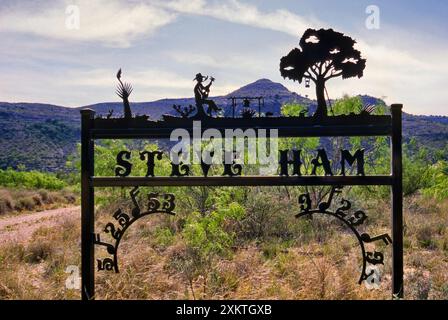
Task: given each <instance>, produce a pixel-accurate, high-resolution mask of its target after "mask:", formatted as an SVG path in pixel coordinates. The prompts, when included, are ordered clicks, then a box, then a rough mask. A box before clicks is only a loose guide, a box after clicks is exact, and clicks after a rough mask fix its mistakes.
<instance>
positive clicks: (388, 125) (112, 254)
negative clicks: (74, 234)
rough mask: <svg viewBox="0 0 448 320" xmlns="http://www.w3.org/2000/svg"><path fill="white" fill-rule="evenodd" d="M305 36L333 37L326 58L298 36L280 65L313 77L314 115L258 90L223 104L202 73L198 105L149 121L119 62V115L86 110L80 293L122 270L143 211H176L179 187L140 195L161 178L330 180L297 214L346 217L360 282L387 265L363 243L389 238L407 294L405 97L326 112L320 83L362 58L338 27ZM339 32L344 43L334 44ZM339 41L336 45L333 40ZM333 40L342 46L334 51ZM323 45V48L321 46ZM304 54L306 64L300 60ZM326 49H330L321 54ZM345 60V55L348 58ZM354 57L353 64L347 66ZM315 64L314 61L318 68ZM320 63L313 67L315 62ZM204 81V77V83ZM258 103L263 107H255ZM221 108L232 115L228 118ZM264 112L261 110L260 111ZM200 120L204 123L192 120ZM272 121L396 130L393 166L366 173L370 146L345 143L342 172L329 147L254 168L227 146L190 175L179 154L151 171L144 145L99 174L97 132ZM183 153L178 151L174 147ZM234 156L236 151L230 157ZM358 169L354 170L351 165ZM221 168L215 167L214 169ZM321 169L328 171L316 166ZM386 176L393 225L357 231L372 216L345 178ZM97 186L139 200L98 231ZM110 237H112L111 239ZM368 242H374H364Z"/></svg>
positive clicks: (319, 129) (284, 129) (135, 135)
mask: <svg viewBox="0 0 448 320" xmlns="http://www.w3.org/2000/svg"><path fill="white" fill-rule="evenodd" d="M304 37H305V38H306V37H313V38H317V39H319V38H320V37H322V39H327V40H326V41H329V43H330V44H331V45H329V46H327V47H326V48H327V49H328V50H330V51H331V52H330V53H329V55H328V57H326V58H325V56H324V55H319V57H320V58H321V59H324V60H323V61H317V60H316V61H314V60H312V59H311V60H310V58H309V57H310V55H309V54H305V55H303V52H304V51H310V52H312V51H313V45H317V46H321V45H322V43H321V42H316V41H313V42H307V41H301V46H302V50H303V51H301V50H300V49H297V48H296V49H294V50H293V51H291V53H290V54H289V55H288V56H287V57H284V58H282V60H281V72H282V75H284V76H285V77H288V78H291V79H295V80H299V81H302V80H305V83H306V84H307V85H309V81H310V80H311V81H313V82H314V83H315V84H316V88H317V95H318V106H317V110H316V112H315V114H314V115H313V116H307V115H306V114H300V115H298V116H294V117H283V116H275V115H274V114H269V113H263V112H264V110H263V107H264V99H263V98H262V97H232V98H231V100H232V109H231V110H224V108H222V107H219V106H217V104H216V103H215V102H214V101H213V99H211V98H210V97H209V94H210V90H211V87H212V85H213V83H214V82H215V81H216V80H215V78H213V77H210V76H203V75H202V74H201V73H198V74H197V75H196V76H195V77H194V79H193V81H196V84H195V86H194V96H195V105H194V106H193V105H188V106H181V105H174V106H173V111H174V113H176V115H173V114H166V115H164V116H163V118H162V119H160V120H152V119H150V118H149V117H148V116H145V115H143V116H135V115H133V114H132V110H131V105H130V103H129V97H130V95H131V92H132V86H131V85H130V84H128V83H123V82H122V80H121V76H122V72H121V70H120V71H119V72H118V74H117V79H118V81H119V85H118V87H117V94H118V96H119V97H120V98H121V99H122V100H123V113H122V114H123V115H122V116H120V115H119V116H116V117H114V116H113V111H112V110H111V111H110V112H109V114H108V115H105V116H95V112H94V111H93V110H90V109H84V110H82V111H81V115H82V140H81V150H82V157H81V166H82V179H81V181H82V183H81V189H82V190H81V191H82V201H81V209H82V298H83V299H93V298H94V297H95V281H94V280H95V279H94V274H95V267H96V270H97V271H110V272H119V262H118V249H119V245H120V241H121V240H122V239H123V236H124V235H125V233H126V231H127V229H129V227H130V226H132V224H133V223H134V222H136V221H137V220H138V219H140V218H141V217H144V216H148V215H153V214H168V215H174V209H175V196H174V195H173V194H158V193H148V194H146V195H145V196H143V195H142V194H141V190H140V189H139V187H143V186H148V187H161V186H179V187H182V186H281V185H288V186H331V187H332V188H331V192H330V194H329V196H328V198H327V199H325V201H322V202H320V203H313V202H312V200H311V196H310V194H302V195H300V196H299V198H298V204H297V215H296V216H297V217H298V218H300V217H304V216H311V215H315V214H323V215H328V216H332V217H334V218H336V219H338V220H340V221H341V222H342V223H343V224H344V225H345V226H346V227H347V228H348V229H349V230H350V231H351V232H352V233H353V234H354V235H355V237H356V239H357V241H358V243H359V246H360V250H361V257H362V267H361V274H360V276H359V280H358V282H359V283H362V282H363V281H365V280H367V279H368V278H369V276H370V275H371V273H370V272H369V271H368V266H369V265H378V264H384V261H385V256H384V253H383V252H379V251H377V250H371V249H370V246H366V244H370V243H375V242H383V243H384V244H385V245H392V253H393V256H392V269H393V271H392V294H393V295H394V297H399V298H400V297H403V229H402V225H403V221H402V219H403V217H402V205H403V204H402V201H403V200H402V147H401V142H402V136H401V135H402V132H401V131H402V119H401V118H402V105H398V104H395V105H392V106H391V107H390V111H391V112H390V115H373V114H371V113H370V111H371V107H369V108H366V109H364V110H361V111H360V113H359V114H350V115H339V116H328V115H327V109H326V108H327V105H326V102H325V98H324V97H323V92H324V89H325V87H322V86H324V84H325V82H326V81H327V80H329V79H330V78H333V77H336V76H340V75H342V76H343V77H344V78H347V77H351V76H362V72H363V70H364V67H365V60H363V59H361V56H360V53H359V52H358V51H356V50H354V49H353V48H352V46H353V44H354V41H353V42H352V41H351V39H350V38H348V37H346V36H344V35H342V34H339V33H336V32H334V31H333V30H330V31H329V30H327V31H325V30H319V31H316V30H314V31H313V30H308V31H307V32H306V33H305V35H304ZM338 41H342V42H343V43H344V46H337V45H336V44H337V43H338ZM332 45H334V46H332ZM336 49H337V50H336ZM319 50H322V48H320V49H319ZM304 56H306V57H308V58H307V59H308V60H307V61H306V65H305V64H304V62H303V61H301V60H302V59H304ZM323 57H324V58H323ZM347 59H348V60H347ZM344 61H349V62H348V63H349V64H351V65H345V62H344ZM315 65H317V66H318V68H317V69H316V68H315ZM316 70H317V71H316ZM207 82H208V83H207ZM254 100H255V101H258V105H257V107H256V109H255V110H254V109H252V108H251V106H250V105H251V101H254ZM238 102H242V104H243V105H242V109H241V110H242V112H241V113H240V114H237V113H236V112H235V110H236V109H237V108H236V104H237V103H238ZM257 108H258V110H257ZM225 111H228V112H230V114H231V116H228V117H226V116H225V114H226V113H225ZM257 111H258V112H257ZM198 122H199V123H200V126H199V128H198V127H197V126H196V125H197V123H198ZM252 128H256V129H257V130H265V131H266V130H273V129H275V130H276V133H277V136H278V137H341V136H342V137H355V136H356V137H362V136H364V137H367V136H389V137H391V144H390V147H391V160H392V161H391V173H390V174H387V175H375V176H372V175H367V174H366V172H365V168H364V165H365V160H364V156H365V154H364V150H357V151H356V152H354V153H352V152H350V151H349V150H341V151H340V154H339V157H338V159H340V160H339V161H340V162H339V169H338V172H335V171H334V168H333V169H332V166H331V165H330V164H331V159H329V155H328V154H327V152H326V151H325V150H324V149H319V150H317V151H316V156H315V157H314V159H312V160H311V163H310V164H309V166H307V167H310V168H311V169H310V172H306V170H303V167H304V164H303V163H302V159H303V157H302V156H303V155H302V151H301V150H280V151H279V152H278V154H277V157H276V158H277V159H276V160H275V161H277V162H278V170H277V172H276V174H270V175H256V176H254V175H248V174H246V172H245V170H244V167H243V165H242V164H241V163H238V162H237V161H236V160H235V159H236V158H235V156H236V155H235V152H234V151H230V152H229V151H226V150H224V151H223V153H222V160H223V161H222V163H219V164H217V163H213V164H211V163H209V162H207V161H205V160H206V159H203V157H202V153H201V156H200V168H201V171H200V172H201V174H200V175H193V173H192V172H193V170H191V167H190V166H189V165H188V164H186V163H183V162H182V161H171V173H170V175H169V176H157V175H156V174H155V172H156V168H157V165H158V162H159V161H161V160H162V159H163V157H165V156H166V155H164V153H163V151H162V150H155V151H145V150H144V151H141V152H140V153H139V155H138V158H136V159H133V158H132V157H131V152H130V151H127V150H123V151H121V152H119V153H118V154H117V155H116V167H115V176H112V177H103V176H101V177H99V176H95V172H94V141H95V140H96V139H164V138H165V139H166V138H168V139H169V138H170V136H171V134H172V132H173V131H174V130H179V129H181V130H184V131H185V132H188V133H189V134H193V135H194V134H197V133H199V134H202V133H204V132H206V131H207V130H208V129H213V130H215V132H222V133H224V132H225V131H226V130H236V129H238V130H243V131H244V130H248V129H252ZM177 155H178V156H179V158H182V155H183V154H182V152H179V153H178V154H177ZM229 159H230V160H229ZM136 161H143V162H144V163H145V164H146V174H145V176H133V175H132V172H133V170H132V169H133V166H134V165H135V162H136ZM217 165H220V166H221V170H220V171H219V174H218V175H213V174H211V171H210V168H211V167H212V166H215V167H216V166H217ZM349 167H350V169H352V170H351V171H350V172H353V171H354V174H348V170H347V169H348V168H349ZM214 172H216V171H214ZM318 172H322V174H320V175H319V174H318ZM365 185H383V186H390V187H391V193H392V233H391V235H389V234H380V235H369V234H368V233H365V232H363V231H361V230H363V229H361V230H360V227H361V226H362V225H363V224H364V223H365V222H366V221H367V219H368V215H367V214H366V213H365V212H364V211H363V210H359V209H354V208H352V203H351V202H350V201H349V200H347V199H343V198H341V191H342V189H343V187H344V186H365ZM100 187H130V188H132V189H131V190H130V196H131V200H132V204H133V207H132V209H131V210H130V211H126V210H124V209H118V210H117V211H115V212H114V213H113V214H112V217H111V221H110V222H109V223H107V224H106V225H105V227H104V229H103V230H102V231H100V232H95V230H94V194H95V188H100ZM105 239H110V240H108V241H107V240H105ZM95 245H96V246H97V247H99V248H103V249H104V250H103V251H102V255H101V256H100V257H98V258H96V259H95V250H94V249H95ZM368 247H369V249H368Z"/></svg>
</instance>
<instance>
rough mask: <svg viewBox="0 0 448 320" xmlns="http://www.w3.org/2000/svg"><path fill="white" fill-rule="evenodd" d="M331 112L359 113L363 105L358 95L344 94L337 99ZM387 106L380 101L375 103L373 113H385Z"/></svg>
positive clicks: (337, 113) (341, 113) (343, 113)
mask: <svg viewBox="0 0 448 320" xmlns="http://www.w3.org/2000/svg"><path fill="white" fill-rule="evenodd" d="M332 109H333V113H334V115H335V116H339V115H349V114H352V113H354V114H360V113H361V112H362V111H363V110H364V105H363V102H362V99H361V97H360V96H356V97H350V96H348V95H345V96H344V97H343V98H342V99H339V100H337V101H336V102H335V103H334V104H333V106H332ZM386 110H387V106H386V105H385V104H384V102H382V101H380V102H379V103H378V104H377V105H375V108H374V111H373V113H372V114H374V115H383V114H385V113H386Z"/></svg>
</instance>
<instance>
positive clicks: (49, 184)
mask: <svg viewBox="0 0 448 320" xmlns="http://www.w3.org/2000/svg"><path fill="white" fill-rule="evenodd" d="M0 185H1V186H4V187H9V188H25V189H48V190H61V189H62V188H64V187H65V186H66V184H65V182H64V181H62V180H60V179H59V178H57V177H56V176H55V175H54V174H51V173H43V172H38V171H16V170H13V169H11V168H8V169H6V170H1V169H0Z"/></svg>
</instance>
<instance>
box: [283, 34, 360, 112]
mask: <svg viewBox="0 0 448 320" xmlns="http://www.w3.org/2000/svg"><path fill="white" fill-rule="evenodd" d="M355 43H356V41H355V40H353V39H352V38H350V37H348V36H346V35H344V34H343V33H340V32H336V31H334V30H333V29H327V30H326V29H320V30H314V29H308V30H306V31H305V33H304V34H303V36H302V38H301V39H300V42H299V44H300V48H294V49H293V50H291V52H290V53H289V54H288V55H287V56H285V57H283V58H281V60H280V73H281V75H282V77H283V78H288V79H291V80H294V81H299V83H302V81H303V80H304V79H309V80H311V81H313V82H314V84H315V85H316V96H317V104H318V106H317V110H316V113H315V114H314V115H315V116H316V117H324V116H327V104H326V101H325V83H326V82H327V81H328V80H330V79H332V78H336V77H341V76H342V78H343V79H347V78H352V77H358V78H361V77H362V76H363V72H364V69H365V67H366V60H365V59H362V58H361V52H360V51H358V50H356V49H354V47H353V46H354V45H355ZM309 80H308V81H309Z"/></svg>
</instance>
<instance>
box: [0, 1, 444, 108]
mask: <svg viewBox="0 0 448 320" xmlns="http://www.w3.org/2000/svg"><path fill="white" fill-rule="evenodd" d="M71 5H75V6H76V8H78V9H79V18H80V19H79V21H80V24H79V29H77V28H75V29H73V28H71V29H70V28H67V27H66V21H67V19H68V18H70V17H73V15H72V13H73V11H70V12H68V13H67V12H66V9H67V7H68V6H71ZM369 5H376V6H377V7H378V8H379V10H380V11H379V14H380V15H379V17H380V20H379V21H380V25H379V29H375V30H371V29H368V28H367V27H366V25H365V21H366V19H367V18H368V14H367V13H366V8H367V7H368V6H369ZM446 17H448V2H445V1H436V0H426V1H423V0H413V1H412V0H407V1H405V0H394V1H385V0H381V1H374V0H372V1H364V0H361V1H354V0H352V1H349V0H341V1H330V0H328V1H325V0H313V1H305V0H295V1H287V0H284V1H282V0H277V1H268V0H259V1H255V0H247V1H244V0H221V1H206V0H146V1H144V0H132V1H131V0H129V1H124V0H122V1H118V0H96V1H92V0H90V1H89V0H53V1H39V0H37V1H36V0H35V1H31V0H30V1H11V0H6V1H5V0H0V36H1V37H2V45H1V46H0V56H1V57H2V59H1V61H0V72H1V74H2V76H1V77H0V101H8V102H41V103H52V104H59V105H65V106H71V107H76V106H83V105H88V104H93V103H97V102H105V101H117V100H118V98H117V97H116V96H115V94H114V87H115V85H116V79H115V74H116V71H117V70H118V68H120V67H121V68H123V72H124V74H123V77H124V79H125V80H126V81H129V82H131V83H132V84H133V86H134V92H133V94H132V96H131V97H132V101H150V100H155V99H159V98H166V97H170V98H171V97H173V98H174V97H189V96H192V86H193V82H192V79H193V77H194V75H195V74H196V73H197V72H202V73H203V74H209V75H213V76H214V77H215V78H216V79H217V81H216V82H215V85H214V88H213V90H212V94H214V95H218V94H226V93H228V92H230V91H232V90H235V89H237V88H238V87H240V86H242V85H245V84H247V83H249V82H253V81H255V80H257V79H260V78H269V79H271V80H273V81H276V82H280V83H282V84H284V85H285V86H286V87H288V88H289V89H290V90H293V91H296V92H298V93H299V94H302V95H306V94H307V95H309V96H310V97H313V96H314V90H313V89H305V88H303V86H299V85H298V84H297V83H293V82H291V81H288V80H284V79H282V78H281V77H280V74H279V71H278V64H279V59H280V58H281V57H282V56H283V55H286V54H287V53H288V52H289V51H290V50H291V49H292V48H294V47H295V46H297V44H298V41H299V38H300V35H301V34H302V33H303V32H304V31H305V30H306V28H308V27H313V28H320V27H323V28H329V27H332V28H334V29H335V30H337V31H341V32H344V33H346V34H348V35H350V36H352V37H354V38H355V39H356V40H357V41H358V44H357V47H358V48H359V49H360V50H361V51H362V53H363V56H364V57H365V58H366V59H367V68H366V70H365V76H364V77H363V78H362V79H350V80H339V79H335V80H332V81H330V82H329V83H328V84H327V87H328V91H329V94H330V97H332V98H338V97H340V96H342V95H343V94H370V95H374V96H377V97H384V98H385V99H386V101H387V102H388V103H395V102H400V103H403V104H404V105H405V110H406V111H408V112H411V113H415V114H442V115H448V103H447V101H448V90H446V87H447V85H448V80H447V79H448V61H447V59H446V52H447V49H448V45H447V43H446V41H445V39H446V35H447V33H448V22H447V21H446ZM70 21H73V20H70Z"/></svg>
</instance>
